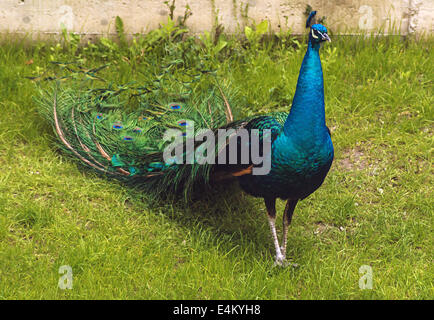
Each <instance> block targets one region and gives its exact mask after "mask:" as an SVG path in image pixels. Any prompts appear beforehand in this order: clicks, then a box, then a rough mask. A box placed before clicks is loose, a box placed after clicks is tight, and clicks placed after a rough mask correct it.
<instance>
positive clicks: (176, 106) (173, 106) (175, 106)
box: [169, 102, 181, 110]
mask: <svg viewBox="0 0 434 320" xmlns="http://www.w3.org/2000/svg"><path fill="white" fill-rule="evenodd" d="M169 109H171V110H181V105H180V104H179V103H176V102H173V103H171V104H169Z"/></svg>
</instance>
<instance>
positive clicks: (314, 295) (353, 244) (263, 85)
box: [0, 26, 434, 299]
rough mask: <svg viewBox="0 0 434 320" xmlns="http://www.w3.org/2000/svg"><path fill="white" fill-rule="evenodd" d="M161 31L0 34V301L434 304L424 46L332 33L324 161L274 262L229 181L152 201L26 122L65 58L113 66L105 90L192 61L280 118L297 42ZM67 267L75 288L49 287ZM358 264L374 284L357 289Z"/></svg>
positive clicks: (429, 94) (251, 206) (243, 110)
mask: <svg viewBox="0 0 434 320" xmlns="http://www.w3.org/2000/svg"><path fill="white" fill-rule="evenodd" d="M169 27H170V26H163V28H162V30H163V31H161V30H160V31H161V32H162V34H160V35H159V34H157V33H154V34H151V35H149V36H146V37H138V38H137V39H136V40H134V41H133V42H128V43H126V41H127V40H125V39H124V38H123V37H119V39H118V40H115V41H111V40H108V39H103V40H102V41H99V42H97V43H94V44H88V45H86V46H84V47H81V46H79V45H78V40H79V39H77V38H76V37H74V36H73V35H72V36H68V35H65V37H66V38H67V39H66V40H67V41H64V43H63V44H64V45H62V46H61V45H56V44H55V43H51V42H49V41H34V42H29V41H27V40H26V39H14V40H12V39H11V38H10V37H7V36H6V37H4V39H3V40H2V44H1V46H0V108H1V113H0V167H1V168H2V170H1V174H0V298H2V299H432V298H434V286H433V274H434V270H433V264H432V262H433V253H434V246H433V236H432V235H433V222H434V221H433V211H434V210H433V208H434V203H433V187H432V186H433V173H432V151H433V129H434V128H433V118H434V113H433V106H434V94H433V93H434V88H433V80H434V79H433V75H434V53H433V50H432V48H433V45H434V41H433V39H432V38H425V39H420V40H413V39H401V38H399V37H380V38H373V37H370V38H363V37H337V36H335V37H333V42H331V43H330V44H326V45H325V46H324V48H323V49H322V50H321V58H322V63H323V69H324V82H325V99H326V118H327V125H328V126H329V127H330V129H331V131H332V139H333V143H334V146H335V160H334V163H333V166H332V169H331V171H330V173H329V175H328V177H327V178H326V181H325V183H324V185H323V186H322V187H321V188H320V189H319V190H318V191H316V192H315V193H314V194H313V195H311V196H310V197H309V198H307V199H306V200H304V201H302V202H301V203H299V205H298V207H297V208H296V211H295V214H294V219H293V222H292V225H291V227H290V231H289V244H288V256H289V257H290V259H291V260H292V261H293V262H296V263H298V264H299V268H280V267H274V266H273V259H274V257H273V254H274V246H273V243H272V241H271V236H270V233H269V227H268V223H267V219H266V212H265V209H264V205H263V202H262V201H261V200H260V199H255V198H253V197H250V196H248V195H246V194H243V193H242V192H241V191H239V189H238V187H237V186H236V185H234V186H231V187H230V190H229V191H227V190H226V191H223V190H215V191H214V192H212V193H210V194H208V195H206V196H204V197H203V198H201V200H200V201H194V202H187V203H186V202H184V201H182V199H179V200H178V201H167V200H166V201H164V200H160V201H156V200H152V199H151V198H150V197H149V196H147V195H145V194H142V193H140V192H139V191H137V190H132V189H131V188H128V187H126V186H124V185H122V184H121V183H119V182H116V181H110V180H107V179H105V178H103V177H101V176H98V175H96V174H94V173H92V172H90V171H87V170H83V168H82V167H80V166H78V165H77V164H76V163H75V162H73V161H71V160H70V159H68V158H66V157H64V155H62V154H61V153H59V152H58V150H57V149H56V145H55V144H54V142H53V141H54V134H53V130H52V129H51V128H50V127H49V125H48V124H47V123H46V122H45V121H44V120H43V119H42V118H41V117H40V116H39V114H38V112H37V104H36V103H35V100H34V99H33V97H34V96H35V95H37V94H38V90H37V85H35V83H34V81H31V80H29V79H27V78H26V77H27V76H32V75H35V74H40V73H41V72H42V70H47V69H50V68H52V67H51V64H50V63H49V61H53V60H60V61H71V60H77V59H78V60H79V61H80V62H81V63H83V64H85V65H88V66H99V65H103V64H104V63H107V62H112V64H111V66H110V67H108V68H107V69H106V70H105V71H104V72H105V73H104V76H105V77H106V78H107V79H109V80H113V81H114V82H126V81H129V80H130V79H137V80H138V81H140V80H141V79H144V78H145V75H146V74H147V73H146V72H148V71H147V70H149V69H152V68H154V69H158V67H159V66H160V65H162V64H163V63H165V62H167V61H166V60H174V59H184V60H185V61H186V62H185V64H184V65H183V66H182V68H185V69H188V68H190V67H191V66H194V65H195V64H197V63H199V62H201V63H203V64H204V66H203V67H210V68H214V69H216V70H217V71H216V72H217V74H218V76H219V77H220V78H221V79H225V80H227V81H231V83H232V85H233V86H234V87H236V88H238V90H239V92H240V94H241V95H242V96H243V97H245V98H244V104H243V105H241V106H239V107H238V114H239V117H240V116H243V115H244V116H245V115H252V114H256V113H258V114H259V113H266V112H270V111H288V110H289V108H290V105H291V100H292V96H293V94H294V91H295V85H296V81H297V76H298V72H299V68H300V64H301V61H302V59H303V55H304V52H305V50H306V45H305V40H303V39H298V40H297V39H295V38H293V37H291V36H290V35H288V34H283V33H281V34H279V35H278V36H275V37H274V38H268V39H265V40H260V37H259V36H257V37H256V38H255V36H254V35H253V36H252V35H251V34H250V33H249V36H250V37H248V39H247V40H246V39H244V38H241V37H230V36H225V35H219V34H218V37H217V39H216V40H215V41H214V39H212V36H210V37H208V36H207V35H202V37H201V39H202V40H199V39H192V37H188V36H185V34H184V36H183V39H182V40H181V37H182V35H181V36H173V34H174V33H175V32H176V30H175V31H173V30H169V31H167V30H166V31H164V28H166V29H167V28H169ZM173 28H175V27H173ZM164 32H166V33H165V34H163V33H164ZM217 33H219V32H217ZM68 37H69V39H68ZM192 48H193V49H192ZM50 70H51V69H50ZM180 71H182V69H180V70H178V72H180ZM48 85H50V84H49V82H44V83H43V84H42V86H48ZM226 189H227V188H226ZM283 207H284V203H283V202H282V201H279V202H278V212H279V214H278V218H279V224H278V228H279V232H280V231H281V224H280V218H281V214H282V211H283ZM64 265H66V266H70V267H71V270H72V273H73V282H72V289H64V290H63V289H61V288H59V286H58V283H59V278H60V277H61V276H62V274H59V268H60V267H61V266H64ZM363 266H369V267H370V268H371V269H370V270H371V271H372V289H366V288H365V289H361V288H360V286H359V280H360V278H361V277H362V276H363V275H364V271H363V270H366V269H364V268H366V267H363ZM361 267H362V269H361V271H362V272H361V273H359V269H360V268H361ZM368 269H369V268H368Z"/></svg>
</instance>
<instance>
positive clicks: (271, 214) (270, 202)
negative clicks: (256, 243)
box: [265, 199, 286, 266]
mask: <svg viewBox="0 0 434 320" xmlns="http://www.w3.org/2000/svg"><path fill="white" fill-rule="evenodd" d="M265 206H266V207H267V213H268V223H269V224H270V229H271V235H272V237H273V241H274V247H275V249H276V262H275V264H277V265H279V266H285V265H286V263H285V256H284V255H283V254H282V252H281V250H280V246H279V240H278V239H277V232H276V223H275V222H276V199H265Z"/></svg>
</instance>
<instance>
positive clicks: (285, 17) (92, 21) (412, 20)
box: [0, 0, 434, 35]
mask: <svg viewBox="0 0 434 320" xmlns="http://www.w3.org/2000/svg"><path fill="white" fill-rule="evenodd" d="M170 1H171V0H170ZM163 2H164V1H163V0H129V1H127V0H86V1H85V0H0V32H12V33H32V34H58V33H59V31H60V30H61V25H62V24H64V25H65V26H66V27H67V29H68V30H69V31H74V32H79V33H82V34H89V35H92V34H95V35H98V34H108V33H114V21H115V17H116V16H120V17H121V18H122V19H123V21H124V25H125V29H126V32H127V33H139V32H147V31H149V30H151V29H153V28H156V27H158V25H159V23H164V22H166V21H167V17H168V13H169V10H168V8H167V6H166V5H164V3H163ZM187 3H188V4H189V6H190V8H191V10H192V12H193V15H192V16H191V17H190V18H189V19H188V20H187V26H188V27H189V28H190V29H191V30H192V31H193V32H202V31H204V30H211V28H212V26H213V24H214V22H215V19H216V17H217V18H218V21H219V22H220V23H222V24H223V25H224V27H225V31H226V32H235V31H237V29H239V28H240V27H241V28H242V27H243V26H244V25H246V24H251V23H252V22H253V21H255V22H260V21H261V20H263V19H268V20H269V21H270V25H271V28H272V29H273V30H278V29H279V27H282V28H285V29H287V28H291V30H292V31H293V32H294V33H298V34H300V33H303V32H304V28H303V25H304V21H305V17H304V15H303V12H304V10H305V8H306V4H307V3H309V4H310V5H311V6H312V7H313V8H314V9H315V10H318V14H319V15H320V16H323V15H324V16H327V21H326V25H327V26H328V27H329V28H330V29H332V30H334V31H335V32H336V31H338V32H340V33H355V32H358V31H359V30H366V31H376V30H380V29H381V28H385V30H386V31H387V30H388V28H387V27H388V26H389V25H390V24H394V25H395V28H396V29H397V30H399V32H400V33H401V34H407V33H425V34H432V33H433V31H434V24H433V19H434V0H307V1H299V0H177V1H176V10H175V16H176V17H178V16H182V15H183V14H184V10H185V5H186V4H187ZM389 31H390V30H389Z"/></svg>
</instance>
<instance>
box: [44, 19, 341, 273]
mask: <svg viewBox="0 0 434 320" xmlns="http://www.w3.org/2000/svg"><path fill="white" fill-rule="evenodd" d="M315 15H316V11H313V12H311V13H310V15H309V17H308V19H307V21H306V28H309V38H308V47H307V51H306V54H305V56H304V59H303V62H302V65H301V69H300V73H299V76H298V82H297V87H296V91H295V95H294V99H293V101H292V106H291V109H290V112H289V113H284V112H274V113H270V114H265V115H257V116H251V117H248V118H244V119H240V120H234V112H233V110H234V109H233V108H232V106H233V105H234V102H236V100H237V98H236V97H237V96H239V95H240V93H239V92H236V90H235V89H233V88H231V86H230V84H228V83H222V82H219V81H217V80H216V81H215V82H214V85H213V86H212V87H211V88H209V89H207V90H205V89H203V87H202V86H200V85H197V86H190V89H191V90H190V91H189V92H188V93H175V94H170V93H167V92H166V91H164V92H163V90H157V89H155V88H152V89H149V88H147V87H145V86H142V87H135V88H134V90H133V91H134V92H133V94H131V95H129V96H128V99H126V98H122V94H121V93H122V92H123V91H126V90H127V89H128V86H124V87H122V86H119V87H117V88H105V89H103V88H96V87H94V86H93V87H87V88H84V87H83V86H81V87H74V86H69V87H68V86H66V87H65V86H61V85H60V84H59V83H60V81H58V82H57V84H56V87H55V90H52V91H48V90H45V91H44V94H42V95H40V97H39V98H38V102H39V103H40V110H41V114H42V115H43V116H44V117H45V118H46V119H47V120H48V121H49V122H50V123H51V124H52V126H53V128H54V131H55V133H56V135H57V137H58V139H57V141H58V144H59V146H60V148H61V149H62V150H63V151H64V152H66V153H67V154H69V155H71V156H72V157H73V158H75V159H77V160H78V161H79V162H80V163H82V164H84V165H85V166H87V167H89V168H91V169H93V170H94V171H97V172H100V173H102V174H104V175H106V176H109V177H113V178H116V179H119V180H121V181H124V182H125V183H128V184H131V185H134V186H136V187H140V188H142V189H143V191H144V192H148V193H149V194H154V195H157V196H159V195H163V194H167V193H169V192H170V193H171V194H177V195H180V194H184V195H186V196H187V195H189V194H192V193H195V192H199V193H200V192H207V190H209V188H213V186H215V185H216V184H226V183H231V181H236V180H238V182H239V185H240V187H241V189H242V190H244V191H245V192H246V193H248V194H250V195H252V196H254V197H260V198H263V199H264V202H265V207H266V210H267V216H268V222H269V226H270V229H271V235H272V239H273V242H274V247H275V253H276V255H275V263H276V264H277V265H280V266H286V265H288V264H289V263H288V262H287V260H286V247H287V235H288V228H289V225H290V223H291V220H292V216H293V213H294V209H295V207H296V205H297V203H298V201H299V200H302V199H304V198H306V197H308V196H309V195H310V194H312V193H313V192H314V191H315V190H316V189H318V188H319V187H320V186H321V184H322V183H323V181H324V179H325V177H326V175H327V173H328V171H329V169H330V167H331V164H332V161H333V156H334V151H333V144H332V140H331V136H330V130H329V129H328V128H327V126H326V121H325V105H324V84H323V73H322V67H321V61H320V56H319V49H320V47H321V45H322V43H323V42H325V41H330V38H329V36H328V34H327V28H326V27H325V26H323V25H322V24H316V23H315ZM91 71H92V72H90V71H86V72H84V71H82V73H83V72H84V73H86V74H92V75H94V74H95V72H94V71H97V70H96V69H94V70H91ZM175 91H176V90H175ZM181 91H182V90H181ZM131 97H134V99H135V101H136V102H137V103H136V104H137V105H136V108H132V109H129V108H128V105H129V103H130V101H131ZM222 131H223V132H225V133H226V134H227V135H226V136H224V137H223V138H222V139H219V143H216V140H217V139H216V138H215V137H216V136H218V135H219V134H220V132H222ZM241 131H242V132H244V133H247V135H248V137H247V139H243V137H240V135H238V132H241ZM228 132H229V134H228ZM219 138H220V136H219ZM234 141H235V143H233V142H234ZM253 149H255V152H256V153H257V156H256V157H254V154H253V151H254V150H253ZM234 152H235V156H233V154H234ZM258 159H262V160H263V161H262V162H258V161H257V160H258ZM267 161H268V164H267V165H265V164H266V163H267ZM264 168H265V169H264ZM277 198H280V199H283V200H286V201H287V202H286V206H285V210H284V214H283V237H282V241H281V244H279V240H278V236H277V232H276V225H275V220H276V200H277Z"/></svg>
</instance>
